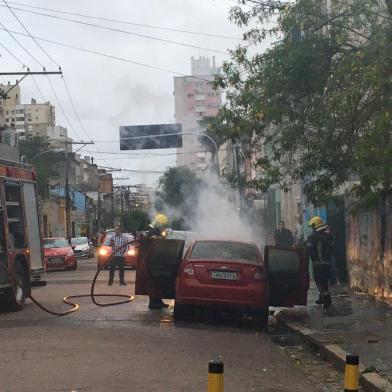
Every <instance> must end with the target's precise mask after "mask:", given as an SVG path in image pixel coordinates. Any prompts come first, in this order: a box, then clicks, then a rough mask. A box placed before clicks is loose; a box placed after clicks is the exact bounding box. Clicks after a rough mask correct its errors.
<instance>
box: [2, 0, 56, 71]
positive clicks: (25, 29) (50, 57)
mask: <svg viewBox="0 0 392 392" xmlns="http://www.w3.org/2000/svg"><path fill="white" fill-rule="evenodd" d="M3 3H4V4H5V5H6V6H7V8H8V9H9V11H10V12H11V13H12V15H13V16H14V17H15V19H16V20H17V21H18V22H19V24H20V25H21V26H22V27H23V30H24V31H25V32H26V33H27V34H28V35H29V36H30V38H31V39H32V40H33V41H34V42H35V44H36V45H37V46H38V47H39V48H40V49H41V50H42V51H43V52H44V53H45V54H46V56H47V57H48V58H49V59H50V60H51V61H52V62H53V63H54V64H55V65H56V66H57V67H58V68H59V69H61V67H60V65H59V64H58V63H57V62H56V61H55V60H54V58H53V57H52V56H51V55H50V54H49V53H48V52H47V51H46V49H45V48H44V47H43V46H42V45H41V44H40V43H39V42H38V41H37V40H36V39H35V38H34V37H33V36H32V35H31V33H30V31H29V30H28V29H27V28H26V26H25V25H24V23H23V22H22V20H21V19H20V18H19V17H18V15H16V13H15V12H14V11H13V9H12V8H11V7H10V6H9V5H8V3H7V2H6V0H3ZM44 69H45V67H44Z"/></svg>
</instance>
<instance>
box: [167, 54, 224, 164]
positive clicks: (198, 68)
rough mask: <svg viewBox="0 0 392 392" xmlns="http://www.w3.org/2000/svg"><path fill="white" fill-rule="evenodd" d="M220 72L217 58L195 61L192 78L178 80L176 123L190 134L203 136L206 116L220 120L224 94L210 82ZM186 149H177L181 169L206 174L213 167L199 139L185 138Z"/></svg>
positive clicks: (176, 83)
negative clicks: (184, 167) (216, 117)
mask: <svg viewBox="0 0 392 392" xmlns="http://www.w3.org/2000/svg"><path fill="white" fill-rule="evenodd" d="M217 72H218V69H217V67H216V65H215V58H214V57H213V58H212V64H211V61H210V59H209V58H205V57H201V58H198V59H195V58H193V57H192V58H191V75H190V76H180V77H175V78H174V100H175V120H176V123H179V124H182V131H183V133H184V134H186V133H199V132H202V131H203V130H202V127H201V125H200V124H199V121H200V120H201V119H202V118H203V117H205V116H216V115H217V113H218V110H219V107H220V105H221V94H220V92H219V91H216V90H214V89H213V88H212V85H211V83H210V82H212V81H213V80H214V75H215V74H216V73H217ZM182 139H183V147H182V148H179V149H177V154H178V155H177V165H178V166H187V167H189V168H190V169H192V170H194V171H204V170H206V169H207V167H208V166H209V164H210V157H211V156H210V154H209V153H208V152H206V151H207V149H206V148H205V147H204V146H203V145H202V144H201V143H200V141H199V140H198V138H197V137H195V136H190V135H185V136H183V138H182Z"/></svg>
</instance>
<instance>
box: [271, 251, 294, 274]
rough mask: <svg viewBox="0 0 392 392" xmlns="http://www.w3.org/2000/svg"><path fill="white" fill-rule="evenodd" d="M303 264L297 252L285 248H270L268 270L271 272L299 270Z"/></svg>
mask: <svg viewBox="0 0 392 392" xmlns="http://www.w3.org/2000/svg"><path fill="white" fill-rule="evenodd" d="M300 266H301V262H300V259H299V256H298V254H297V253H296V252H293V251H290V250H284V249H270V250H269V253H268V270H269V271H271V272H298V271H299V269H300Z"/></svg>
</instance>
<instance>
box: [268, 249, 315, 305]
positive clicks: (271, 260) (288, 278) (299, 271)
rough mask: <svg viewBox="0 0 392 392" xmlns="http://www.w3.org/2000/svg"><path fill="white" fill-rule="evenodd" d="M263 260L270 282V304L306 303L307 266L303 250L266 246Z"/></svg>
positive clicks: (307, 286) (307, 287) (307, 285)
mask: <svg viewBox="0 0 392 392" xmlns="http://www.w3.org/2000/svg"><path fill="white" fill-rule="evenodd" d="M264 260H265V264H266V267H267V271H268V280H269V283H270V301H269V303H270V305H271V306H281V307H292V306H294V305H306V304H307V296H308V289H309V266H308V259H307V257H306V253H305V250H304V249H301V248H279V247H276V246H266V247H265V256H264Z"/></svg>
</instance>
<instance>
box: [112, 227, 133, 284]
mask: <svg viewBox="0 0 392 392" xmlns="http://www.w3.org/2000/svg"><path fill="white" fill-rule="evenodd" d="M127 242H129V238H128V236H127V235H126V234H123V233H122V231H121V227H120V226H116V232H115V234H114V236H113V237H112V238H111V240H110V246H111V247H112V258H111V261H110V271H109V282H108V286H111V285H112V284H113V279H114V271H115V269H116V266H118V272H119V275H120V285H121V286H126V285H127V284H126V283H125V280H124V259H125V252H126V251H127V250H128V246H125V244H126V243H127Z"/></svg>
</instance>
